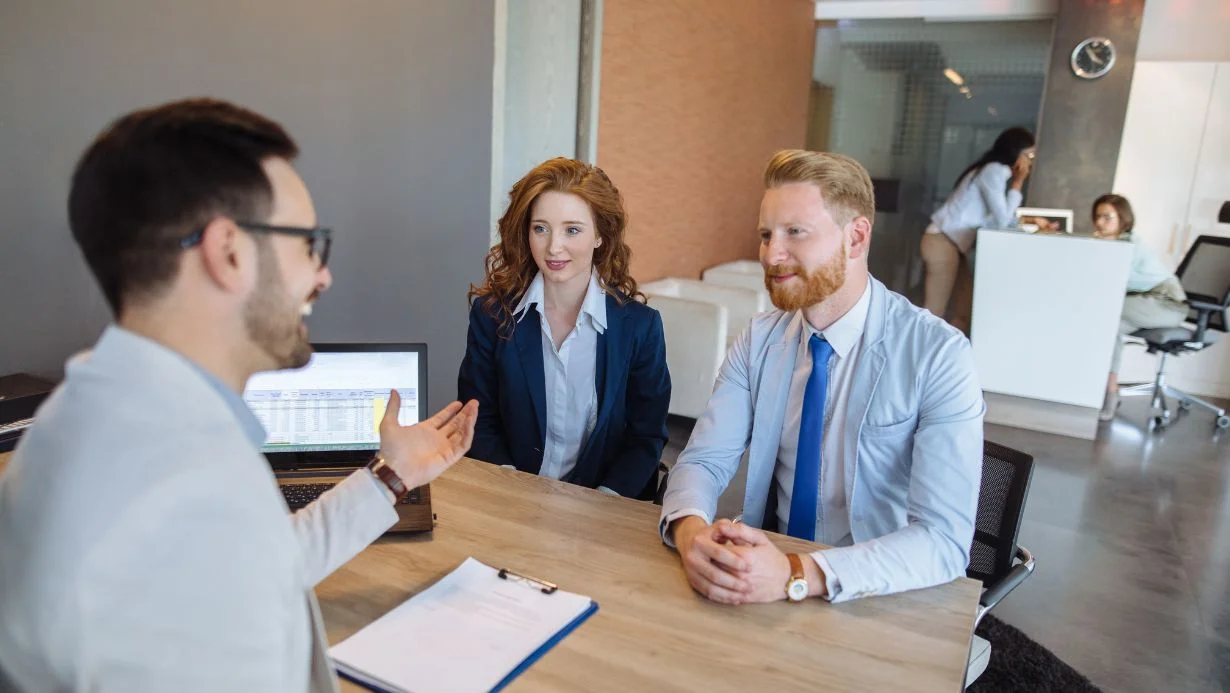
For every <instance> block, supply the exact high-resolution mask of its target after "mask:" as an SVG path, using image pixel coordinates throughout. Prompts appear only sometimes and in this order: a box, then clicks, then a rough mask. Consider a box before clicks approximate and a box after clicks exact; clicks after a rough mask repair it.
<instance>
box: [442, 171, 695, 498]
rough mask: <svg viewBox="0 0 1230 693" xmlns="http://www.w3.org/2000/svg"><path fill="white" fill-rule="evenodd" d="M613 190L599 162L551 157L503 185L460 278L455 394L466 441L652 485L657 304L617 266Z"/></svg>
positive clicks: (477, 449)
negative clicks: (466, 322) (461, 405)
mask: <svg viewBox="0 0 1230 693" xmlns="http://www.w3.org/2000/svg"><path fill="white" fill-rule="evenodd" d="M625 226H626V217H625V214H624V207H623V198H622V197H621V196H620V194H619V191H618V190H617V189H616V188H615V186H614V185H613V184H612V183H611V180H610V179H609V178H607V176H606V174H605V173H603V171H602V169H600V168H597V167H595V166H591V165H589V164H586V163H582V162H580V161H574V160H572V159H565V158H556V159H551V160H550V161H547V162H545V163H543V164H541V165H539V166H538V167H537V168H535V169H534V170H532V171H530V172H529V173H528V174H526V175H525V177H524V178H522V179H521V180H520V181H518V182H517V184H516V185H514V186H513V188H512V191H511V192H510V193H509V203H508V210H507V211H506V212H505V213H504V216H503V217H501V218H500V223H499V233H500V242H499V244H498V245H496V246H495V247H494V248H492V249H491V252H490V253H488V254H487V261H486V267H487V275H486V279H485V280H484V281H483V284H482V286H477V287H471V289H470V296H469V298H470V299H471V301H472V303H471V307H470V329H469V336H468V340H467V345H466V355H465V359H464V360H463V361H462V362H461V370H460V373H459V374H458V376H457V390H458V392H459V393H460V395H459V396H461V397H464V398H465V399H467V400H469V399H476V400H478V402H479V409H478V411H479V417H478V422H477V424H476V426H475V431H474V444H473V446H472V447H471V448H470V452H469V455H470V456H471V457H473V458H475V459H479V460H483V461H486V462H491V463H494V464H500V465H511V466H514V467H516V468H517V469H520V470H521V471H524V472H530V473H532V474H539V475H542V476H546V477H550V478H552V479H563V480H565V481H569V482H572V483H574V484H579V485H582V486H588V487H590V488H598V489H601V490H604V491H606V492H609V493H615V494H618V495H621V496H629V497H633V498H641V499H646V500H648V499H652V498H653V496H654V492H655V491H656V489H657V469H658V461H659V459H660V458H661V455H662V447H663V446H664V445H665V444H666V439H667V433H666V410H667V406H668V405H669V404H670V397H671V382H670V374H669V373H668V372H667V369H666V344H665V341H664V338H663V333H662V318H661V316H660V315H659V314H658V312H657V311H656V310H654V309H652V308H650V307H649V306H647V305H645V304H644V300H645V297H644V295H643V294H641V293H640V292H639V291H638V289H637V286H636V281H635V280H633V279H632V277H630V276H629V275H628V261H629V256H630V255H631V251H630V250H629V249H628V246H627V244H626V243H625V242H624V230H625Z"/></svg>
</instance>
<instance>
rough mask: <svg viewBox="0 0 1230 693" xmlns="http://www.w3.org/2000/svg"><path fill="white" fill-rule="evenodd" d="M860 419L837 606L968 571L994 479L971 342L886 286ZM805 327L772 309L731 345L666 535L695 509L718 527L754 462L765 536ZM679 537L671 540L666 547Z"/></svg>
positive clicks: (854, 414)
mask: <svg viewBox="0 0 1230 693" xmlns="http://www.w3.org/2000/svg"><path fill="white" fill-rule="evenodd" d="M871 292H872V293H871V305H870V307H869V309H868V314H867V325H866V328H865V330H864V333H863V346H862V349H863V352H862V355H861V356H860V357H859V361H858V364H857V366H856V370H855V374H854V379H853V385H852V387H853V389H852V391H851V392H850V395H849V409H848V410H847V412H846V426H848V427H849V428H848V430H847V434H848V435H847V436H846V441H847V447H846V449H845V450H844V451H843V452H844V454H843V455H842V458H841V459H840V460H826V461H825V462H824V463H825V464H832V463H837V464H842V465H844V466H845V470H844V471H845V475H844V476H845V485H846V498H847V499H848V503H847V511H848V513H849V519H850V530H851V534H852V536H853V539H854V542H855V543H854V545H853V546H848V547H840V548H833V549H828V550H826V551H824V552H823V554H824V557H825V559H827V561H828V564H829V565H830V566H831V568H832V570H833V572H834V574H835V576H836V577H837V579H838V580H839V582H840V584H841V592H840V594H839V595H837V596H836V597H835V598H834V601H844V600H847V599H853V598H856V597H862V596H868V595H879V594H891V593H893V592H901V591H904V590H910V589H917V588H920V587H928V586H931V585H936V584H940V583H943V582H948V581H950V580H953V579H954V578H956V577H959V576H960V575H962V574H964V572H965V567H966V565H967V564H968V563H969V547H970V542H971V541H972V540H973V536H974V518H975V513H976V510H977V505H978V487H979V484H980V482H981V474H982V417H983V413H984V412H985V409H986V408H985V405H984V403H983V398H982V391H981V389H980V388H979V386H978V380H977V378H976V377H975V375H974V363H973V357H972V354H971V349H970V345H969V341H968V340H966V339H965V337H964V336H963V335H962V334H961V333H960V332H958V331H957V330H955V329H953V328H952V327H950V326H949V325H947V324H945V323H944V322H943V321H941V320H939V319H938V318H936V317H934V316H933V315H931V314H930V313H928V312H926V311H924V310H922V309H920V308H916V307H915V306H913V305H910V303H909V302H908V301H906V300H905V298H903V297H902V296H900V295H898V294H895V293H893V292H891V291H889V290H888V289H887V288H885V287H884V285H883V284H881V283H880V282H879V281H876V280H874V279H873V280H872V282H871ZM803 329H804V324H803V316H802V313H799V312H791V313H783V312H781V311H774V312H770V313H763V314H761V315H758V316H756V317H755V318H753V319H752V322H751V325H749V327H748V329H747V330H745V331H744V332H743V334H742V335H740V336H739V338H738V340H737V341H736V342H735V344H734V345H733V346H732V347H731V349H730V352H729V354H728V355H727V357H726V361H725V363H723V364H722V369H721V371H720V372H719V373H718V379H717V384H716V385H715V386H714V390H713V395H712V396H711V397H710V398H709V404H708V406H707V408H706V409H705V413H704V414H703V415H702V416H701V418H700V419H699V420H698V421H697V422H696V428H695V429H694V430H693V432H692V437H691V439H690V440H689V441H688V445H687V448H686V449H685V450H684V451H683V453H682V454H680V456H679V460H678V462H677V463H676V464H675V467H674V468H673V469H672V470H671V474H670V481H669V485H668V488H667V491H666V496H665V498H664V500H663V508H662V520H663V522H662V531H663V532H664V533H665V531H666V522H667V521H669V520H673V519H674V518H675V516H676V515H677V514H679V513H680V512H681V511H683V510H685V509H688V508H694V509H698V510H702V511H704V512H705V513H707V514H708V516H709V517H710V518H712V517H713V515H714V513H716V510H717V499H718V496H719V495H721V493H722V491H723V490H725V488H726V486H727V485H728V484H729V483H730V480H731V478H732V477H733V476H734V475H735V473H736V471H737V470H738V468H739V462H740V459H741V457H742V456H743V453H744V451H747V453H748V459H749V462H748V473H747V492H746V495H745V497H744V505H743V521H744V522H746V523H747V524H749V525H752V526H753V527H761V526H763V523H764V520H765V506H766V502H767V500H768V498H769V493H770V491H771V490H772V489H773V471H774V468H775V467H776V465H777V451H778V446H779V444H780V442H781V435H782V425H783V422H784V420H785V409H786V401H787V400H788V398H789V394H790V377H791V374H792V372H793V370H794V364H795V357H796V355H797V352H798V345H799V343H800V336H801V334H802V331H803ZM663 538H664V539H665V538H666V537H665V535H664V537H663Z"/></svg>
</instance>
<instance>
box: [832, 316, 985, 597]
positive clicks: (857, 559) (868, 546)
mask: <svg viewBox="0 0 1230 693" xmlns="http://www.w3.org/2000/svg"><path fill="white" fill-rule="evenodd" d="M985 411H986V406H985V404H984V402H983V398H982V390H981V388H980V387H979V385H978V379H977V377H976V375H975V372H974V362H973V354H972V349H971V348H970V345H969V342H968V341H967V340H966V339H965V338H964V337H962V336H961V335H959V334H957V333H955V332H954V331H949V333H948V337H947V339H946V340H945V341H944V343H943V344H942V345H941V346H940V348H939V349H937V350H935V352H934V357H933V358H932V359H931V362H930V364H929V365H928V367H927V371H926V373H925V374H924V376H923V386H922V392H921V399H920V406H919V418H918V427H917V429H916V431H915V433H914V437H913V458H912V466H911V470H910V477H909V485H910V486H909V493H908V496H907V502H908V509H907V520H908V524H907V525H906V526H905V527H903V528H902V529H899V530H897V531H895V532H891V533H889V534H886V535H884V536H882V537H879V538H876V539H872V540H870V541H865V542H860V543H857V544H855V545H853V546H848V547H841V548H834V549H826V550H824V551H823V552H822V553H823V555H824V557H825V558H826V559H828V562H829V564H830V565H831V566H832V569H833V571H834V573H835V574H836V576H837V578H838V580H839V581H840V584H841V592H840V594H839V595H837V596H836V597H835V598H834V599H833V601H834V602H841V601H847V600H850V599H855V598H858V597H865V596H872V595H884V594H892V593H895V592H904V591H906V590H913V589H920V588H923V587H930V586H933V585H938V584H942V583H945V582H950V581H952V580H954V579H956V578H957V577H960V576H961V575H964V574H965V567H966V565H967V564H968V563H969V546H970V542H971V541H972V539H973V536H974V520H975V517H976V514H977V508H978V488H979V485H980V484H981V478H982V419H983V414H984V413H985Z"/></svg>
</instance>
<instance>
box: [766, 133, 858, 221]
mask: <svg viewBox="0 0 1230 693" xmlns="http://www.w3.org/2000/svg"><path fill="white" fill-rule="evenodd" d="M787 183H811V184H813V185H816V186H818V187H819V188H820V195H821V197H823V198H824V204H825V206H826V207H827V208H828V210H829V213H830V214H831V215H832V216H833V221H835V222H837V225H838V226H845V225H846V224H848V223H850V222H851V221H853V220H854V218H855V217H867V221H868V222H874V221H875V213H876V212H875V210H876V201H875V192H874V191H873V190H872V187H871V176H869V175H868V174H867V169H865V168H863V165H862V164H860V163H859V162H857V161H855V160H854V159H851V158H850V157H848V156H845V155H843V154H833V153H831V152H809V151H807V150H805V149H783V150H781V151H780V152H778V153H776V154H774V155H773V158H772V159H770V160H769V165H768V166H767V167H766V168H765V170H764V185H765V187H766V188H776V187H778V186H781V185H786V184H787Z"/></svg>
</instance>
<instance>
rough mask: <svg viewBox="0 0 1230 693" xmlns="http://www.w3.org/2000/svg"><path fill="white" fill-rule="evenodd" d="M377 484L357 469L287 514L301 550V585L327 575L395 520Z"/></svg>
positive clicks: (368, 474) (374, 479)
mask: <svg viewBox="0 0 1230 693" xmlns="http://www.w3.org/2000/svg"><path fill="white" fill-rule="evenodd" d="M380 483H381V482H379V481H377V480H376V478H375V477H374V476H372V475H371V473H370V472H368V471H367V470H365V469H360V470H358V471H357V472H355V473H353V474H351V475H350V476H348V477H346V478H345V479H344V480H342V482H341V483H339V484H338V485H337V486H334V487H333V488H331V489H329V490H328V491H326V492H325V493H324V494H322V495H321V496H320V498H318V499H316V501H315V502H314V503H311V504H309V505H308V506H307V507H306V508H303V509H302V510H300V511H299V512H297V513H295V514H294V515H293V516H291V524H292V525H293V526H294V528H295V535H296V536H297V537H298V538H299V545H300V547H302V551H303V563H304V568H305V571H306V573H307V574H306V577H305V582H304V586H305V587H308V588H311V587H313V586H314V585H316V583H318V582H320V581H321V580H323V579H325V578H326V577H328V576H329V574H330V573H332V572H333V571H335V570H337V569H338V568H339V567H341V565H342V564H343V563H345V562H346V561H349V560H350V559H352V558H354V557H355V555H357V554H358V553H359V552H360V551H362V550H363V549H365V548H367V545H368V544H370V543H372V542H373V541H375V540H376V539H378V538H380V535H381V534H384V532H385V531H386V530H387V529H388V528H389V527H392V526H393V525H394V523H396V522H397V511H396V510H394V509H393V504H392V503H391V502H389V497H390V496H388V495H386V493H385V491H384V489H383V488H382V487H381V486H380Z"/></svg>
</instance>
